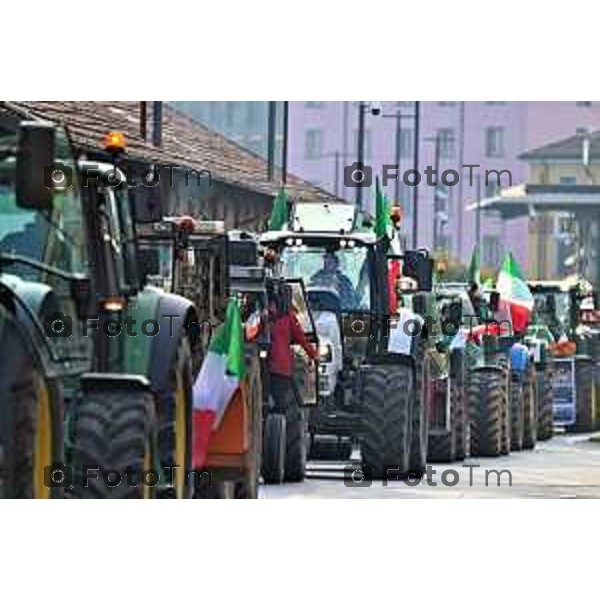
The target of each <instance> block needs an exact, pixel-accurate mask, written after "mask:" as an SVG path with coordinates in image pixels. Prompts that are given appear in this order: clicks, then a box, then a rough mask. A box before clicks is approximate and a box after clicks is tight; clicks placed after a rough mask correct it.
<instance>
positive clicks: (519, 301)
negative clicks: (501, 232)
mask: <svg viewBox="0 0 600 600" xmlns="http://www.w3.org/2000/svg"><path fill="white" fill-rule="evenodd" d="M496 290H497V291H498V293H499V294H500V301H501V303H503V304H504V306H505V307H506V308H508V310H509V311H510V316H511V321H512V327H513V331H514V332H515V333H522V332H524V331H525V330H526V329H527V325H528V324H529V321H530V319H531V314H532V312H533V295H532V294H531V291H530V289H529V286H528V285H527V283H526V281H525V279H524V277H523V274H522V273H521V269H520V268H519V265H518V264H517V261H516V260H515V259H514V257H513V255H512V253H510V252H509V253H508V254H507V255H506V258H505V259H504V262H503V263H502V268H501V269H500V274H499V275H498V281H497V282H496Z"/></svg>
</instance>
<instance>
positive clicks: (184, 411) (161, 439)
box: [156, 337, 194, 499]
mask: <svg viewBox="0 0 600 600" xmlns="http://www.w3.org/2000/svg"><path fill="white" fill-rule="evenodd" d="M193 384H194V382H193V376H192V355H191V351H190V343H189V340H188V339H187V337H185V338H182V339H181V341H180V342H179V346H178V348H177V353H176V355H175V360H174V362H173V365H172V366H171V372H170V375H169V383H168V386H169V387H168V389H166V390H161V391H160V392H158V394H157V396H158V399H157V402H156V411H157V418H158V452H159V456H160V464H161V466H162V467H163V469H164V468H165V467H167V471H166V472H165V476H166V477H167V484H168V485H169V487H170V488H171V489H172V492H173V493H172V495H170V496H169V497H171V498H179V499H183V498H190V497H191V495H192V492H193V485H192V482H191V481H189V479H190V478H189V477H187V474H188V473H190V471H191V468H192V453H191V447H192V445H191V439H192V386H193ZM172 467H176V468H175V469H174V468H172Z"/></svg>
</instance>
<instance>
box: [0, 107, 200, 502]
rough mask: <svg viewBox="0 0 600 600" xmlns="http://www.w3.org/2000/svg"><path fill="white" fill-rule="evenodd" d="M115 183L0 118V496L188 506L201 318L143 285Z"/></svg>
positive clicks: (42, 133) (62, 138)
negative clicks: (171, 501) (157, 499)
mask: <svg viewBox="0 0 600 600" xmlns="http://www.w3.org/2000/svg"><path fill="white" fill-rule="evenodd" d="M117 171H118V170H117V169H116V167H115V166H114V165H113V164H95V165H91V164H87V163H84V162H78V161H77V158H76V157H75V153H74V152H73V149H72V146H71V144H70V140H69V137H68V134H67V132H66V130H65V129H64V128H62V127H58V126H54V125H52V124H48V123H45V122H40V121H23V120H22V116H21V115H19V114H17V112H15V111H13V110H12V108H11V107H10V105H8V104H6V105H2V106H0V215H1V217H2V218H1V219H0V221H1V225H0V345H1V347H2V348H5V349H6V348H10V352H5V353H4V355H3V359H2V361H0V386H1V387H2V391H1V392H0V445H1V446H2V447H1V450H0V461H1V462H2V464H0V490H1V494H2V496H3V497H8V498H10V497H26V498H30V497H36V498H49V497H62V496H63V495H64V496H67V497H76V498H151V497H154V496H156V495H157V494H160V495H164V496H167V497H176V498H186V497H189V496H191V494H192V491H193V487H194V484H195V482H194V480H193V479H194V475H193V474H191V473H190V472H189V471H190V468H191V400H192V383H193V380H192V375H193V373H192V355H193V353H194V351H195V348H196V346H197V344H198V335H197V330H196V328H195V327H193V324H195V323H197V321H198V319H197V315H196V313H195V310H194V307H193V304H192V303H191V302H190V301H189V300H187V299H185V298H183V297H181V296H177V295H174V294H170V293H165V292H163V291H161V290H158V289H156V288H154V287H149V286H145V285H144V281H143V274H141V273H139V272H138V269H137V248H136V240H135V235H134V230H133V226H132V219H131V214H132V212H131V206H130V198H129V195H128V192H127V187H126V185H125V184H124V183H123V182H124V181H125V177H124V176H123V174H122V173H120V178H119V181H121V182H122V183H120V184H119V185H115V183H114V181H115V180H114V178H112V177H109V176H108V174H109V172H110V173H111V175H113V176H114V174H115V173H117ZM117 174H118V173H117Z"/></svg>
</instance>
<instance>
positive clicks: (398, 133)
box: [395, 110, 402, 205]
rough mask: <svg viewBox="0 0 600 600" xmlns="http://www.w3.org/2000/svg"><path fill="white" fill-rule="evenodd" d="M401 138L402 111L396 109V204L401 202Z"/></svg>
mask: <svg viewBox="0 0 600 600" xmlns="http://www.w3.org/2000/svg"><path fill="white" fill-rule="evenodd" d="M401 138H402V113H401V112H400V111H399V110H398V111H397V112H396V168H397V169H398V177H396V186H395V188H396V190H395V196H396V204H397V205H400V204H402V203H401V202H400V173H402V169H400V160H401V158H402V148H401V146H400V142H401Z"/></svg>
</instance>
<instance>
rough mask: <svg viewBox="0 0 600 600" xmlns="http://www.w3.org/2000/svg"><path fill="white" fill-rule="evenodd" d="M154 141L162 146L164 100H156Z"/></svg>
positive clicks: (153, 115)
mask: <svg viewBox="0 0 600 600" xmlns="http://www.w3.org/2000/svg"><path fill="white" fill-rule="evenodd" d="M152 125H153V127H152V143H153V144H154V145H155V146H160V145H161V143H162V102H160V101H157V102H154V106H153V110H152Z"/></svg>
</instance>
